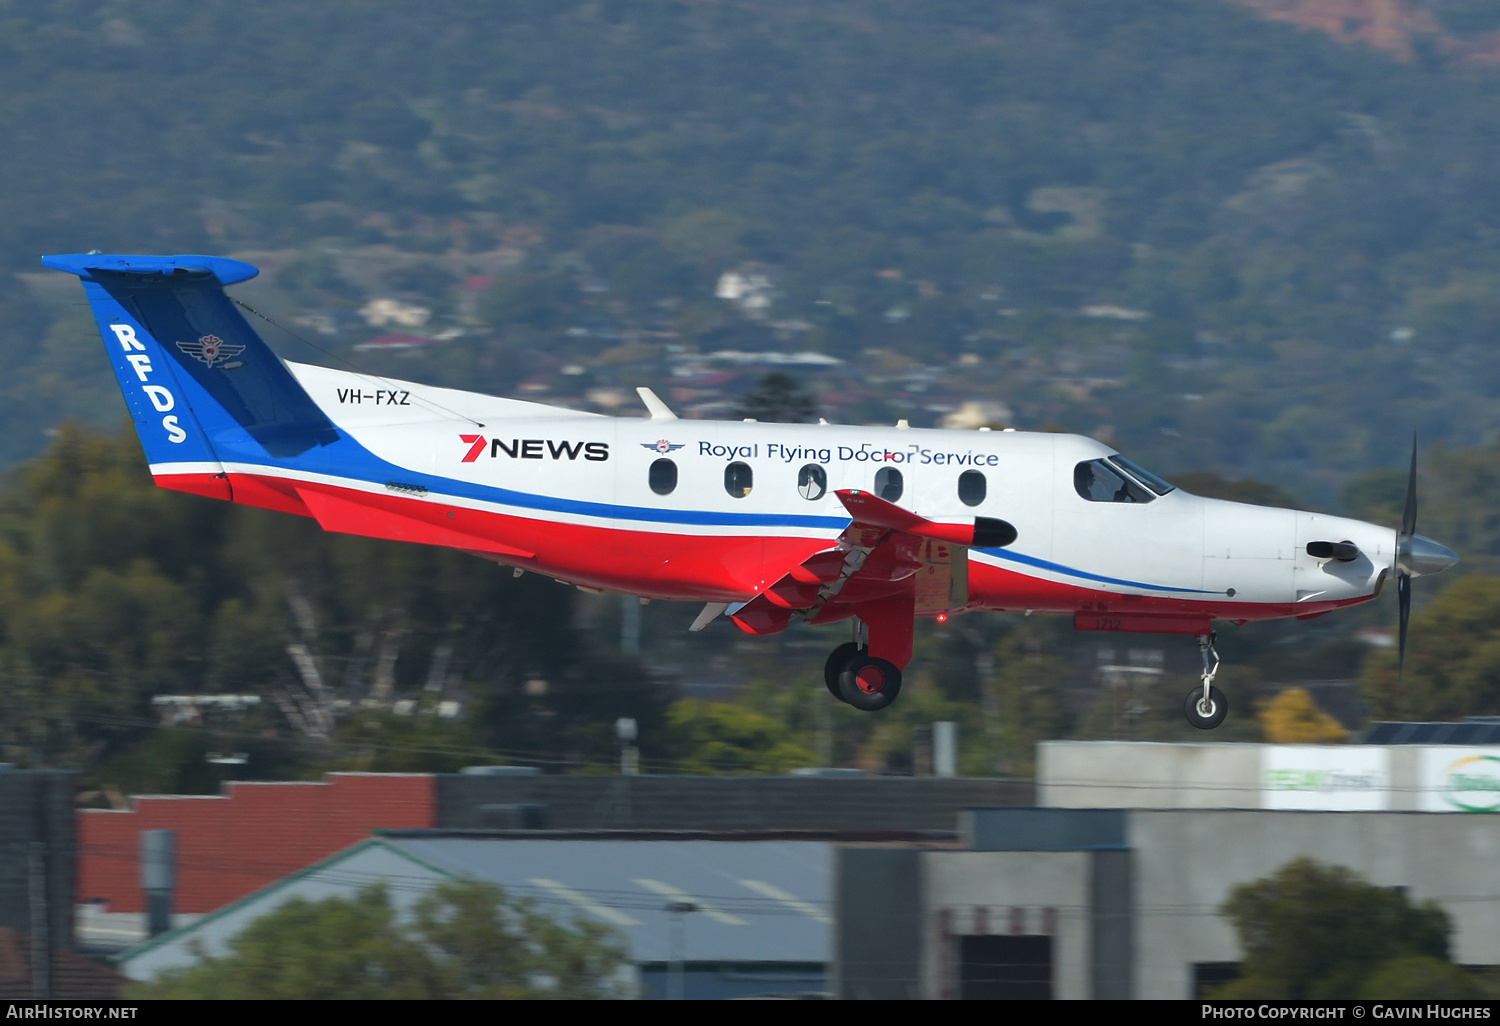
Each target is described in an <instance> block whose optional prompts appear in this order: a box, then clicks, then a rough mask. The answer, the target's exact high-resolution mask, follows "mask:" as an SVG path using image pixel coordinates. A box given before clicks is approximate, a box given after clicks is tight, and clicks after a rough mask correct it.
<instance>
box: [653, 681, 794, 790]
mask: <svg viewBox="0 0 1500 1026" xmlns="http://www.w3.org/2000/svg"><path fill="white" fill-rule="evenodd" d="M662 747H663V749H664V750H665V751H666V752H667V753H669V757H670V758H671V759H672V760H673V764H674V765H675V766H676V768H677V770H678V772H680V773H699V774H709V775H722V774H734V773H744V774H762V773H785V772H787V771H788V770H792V769H796V768H798V767H801V766H816V765H817V762H818V760H817V756H816V755H814V754H813V753H812V752H811V751H809V750H808V749H807V748H804V747H803V746H802V745H799V744H797V743H796V742H795V741H793V740H792V739H791V737H790V733H789V731H788V729H787V727H786V725H785V724H783V723H781V722H779V721H777V720H774V719H772V718H771V717H769V716H767V715H765V714H763V713H758V712H755V711H754V710H752V709H746V708H744V707H743V706H738V705H730V704H728V703H725V702H704V701H700V700H698V699H695V698H682V699H679V700H677V701H676V702H673V703H672V706H671V707H670V708H669V709H668V710H667V721H666V727H665V738H664V742H663V745H662Z"/></svg>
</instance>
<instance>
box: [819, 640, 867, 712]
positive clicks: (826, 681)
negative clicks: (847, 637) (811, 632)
mask: <svg viewBox="0 0 1500 1026" xmlns="http://www.w3.org/2000/svg"><path fill="white" fill-rule="evenodd" d="M858 654H859V646H858V645H856V644H855V643H854V642H852V641H846V642H844V643H843V644H842V645H840V646H839V647H838V648H836V649H834V650H833V652H832V653H830V654H829V656H828V662H826V663H824V664H823V686H824V687H826V688H828V693H829V694H830V695H832V696H833V697H834V698H837V699H838V700H839V701H840V702H842V701H843V700H844V696H843V695H841V694H839V674H841V673H843V672H844V667H846V666H848V665H849V660H851V659H853V658H854V657H855V656H857V655H858Z"/></svg>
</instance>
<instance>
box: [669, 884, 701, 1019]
mask: <svg viewBox="0 0 1500 1026" xmlns="http://www.w3.org/2000/svg"><path fill="white" fill-rule="evenodd" d="M696 911H698V906H697V905H696V904H694V903H693V902H691V901H674V902H672V903H671V904H669V905H668V906H667V914H668V915H669V916H670V917H671V918H670V920H669V922H670V924H671V936H670V937H669V943H668V947H669V948H670V950H669V951H668V952H667V958H668V960H669V961H668V962H667V1000H668V1001H681V1000H683V997H684V994H685V991H686V989H687V988H686V983H687V978H686V972H685V966H684V965H683V963H684V962H685V961H686V957H687V936H686V933H687V923H686V918H687V915H688V913H690V912H696Z"/></svg>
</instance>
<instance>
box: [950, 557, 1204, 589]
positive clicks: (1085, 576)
mask: <svg viewBox="0 0 1500 1026" xmlns="http://www.w3.org/2000/svg"><path fill="white" fill-rule="evenodd" d="M974 551H975V552H982V553H984V554H985V555H986V556H993V557H994V558H996V559H1008V560H1010V561H1011V562H1013V563H1024V564H1026V565H1027V566H1034V567H1036V568H1037V569H1039V570H1051V571H1052V572H1053V573H1058V574H1067V575H1068V576H1070V577H1077V578H1079V579H1080V580H1084V581H1098V582H1099V583H1100V584H1119V585H1122V586H1124V587H1127V588H1145V589H1146V590H1147V591H1175V592H1181V593H1186V594H1190V595H1217V594H1218V592H1216V591H1204V590H1203V589H1202V588H1173V587H1169V586H1168V585H1165V584H1146V583H1144V582H1142V581H1127V580H1124V579H1123V578H1120V577H1105V576H1104V575H1103V574H1091V573H1089V572H1088V571H1087V570H1075V569H1073V568H1072V567H1070V566H1063V565H1062V564H1061V563H1054V562H1052V561H1051V560H1047V559H1038V558H1037V557H1036V556H1027V555H1025V554H1023V553H1020V552H1011V551H1010V550H1008V549H975V550H974Z"/></svg>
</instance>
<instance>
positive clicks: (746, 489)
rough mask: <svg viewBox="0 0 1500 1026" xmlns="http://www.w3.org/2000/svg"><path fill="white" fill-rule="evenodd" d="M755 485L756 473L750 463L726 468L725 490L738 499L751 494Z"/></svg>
mask: <svg viewBox="0 0 1500 1026" xmlns="http://www.w3.org/2000/svg"><path fill="white" fill-rule="evenodd" d="M754 484H755V472H754V471H752V470H751V469H750V465H749V464H748V463H731V464H730V465H729V466H727V467H725V468H724V490H725V491H726V492H728V493H729V494H730V495H732V496H734V497H735V498H736V499H743V498H744V497H745V496H747V495H749V494H750V489H751V488H752V487H753V486H754Z"/></svg>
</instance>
